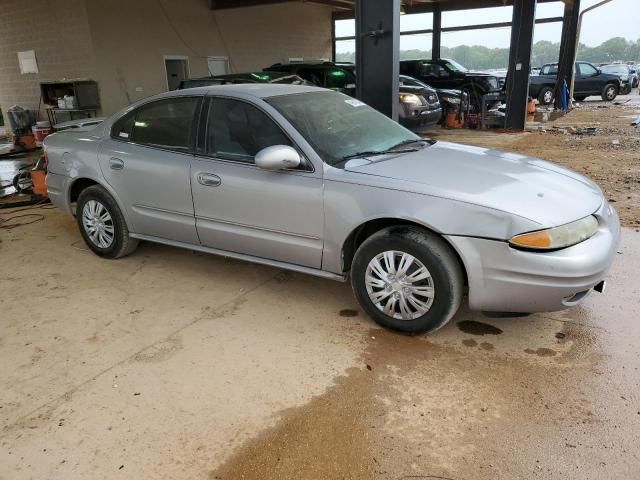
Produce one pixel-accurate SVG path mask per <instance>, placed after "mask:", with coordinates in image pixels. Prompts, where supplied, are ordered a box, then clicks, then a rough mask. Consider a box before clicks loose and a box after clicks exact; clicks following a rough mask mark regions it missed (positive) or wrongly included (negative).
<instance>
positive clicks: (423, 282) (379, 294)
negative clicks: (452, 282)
mask: <svg viewBox="0 0 640 480" xmlns="http://www.w3.org/2000/svg"><path fill="white" fill-rule="evenodd" d="M365 286H366V289H367V294H368V295H369V299H370V300H371V302H372V303H373V304H374V305H375V307H376V308H377V309H378V310H380V311H381V312H383V313H384V314H385V315H388V316H389V317H392V318H395V319H398V320H414V319H416V318H419V317H421V316H423V315H424V314H425V313H427V312H428V311H429V309H430V308H431V305H432V304H433V299H434V295H435V288H434V285H433V279H432V277H431V273H429V270H428V269H427V267H425V265H424V264H423V263H422V262H421V261H420V260H418V259H417V258H415V257H414V256H413V255H410V254H408V253H405V252H401V251H397V250H389V251H386V252H382V253H379V254H378V255H376V256H375V257H374V258H373V259H371V261H370V262H369V264H368V265H367V270H366V272H365Z"/></svg>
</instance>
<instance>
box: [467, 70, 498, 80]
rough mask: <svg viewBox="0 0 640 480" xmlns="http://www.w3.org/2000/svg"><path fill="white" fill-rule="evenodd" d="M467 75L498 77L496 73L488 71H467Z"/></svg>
mask: <svg viewBox="0 0 640 480" xmlns="http://www.w3.org/2000/svg"><path fill="white" fill-rule="evenodd" d="M465 75H467V76H472V77H486V78H491V77H497V75H494V74H492V73H487V72H472V71H467V72H465Z"/></svg>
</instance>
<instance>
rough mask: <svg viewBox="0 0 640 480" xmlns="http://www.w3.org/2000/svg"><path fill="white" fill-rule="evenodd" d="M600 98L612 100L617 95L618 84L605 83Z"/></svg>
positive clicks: (606, 100)
mask: <svg viewBox="0 0 640 480" xmlns="http://www.w3.org/2000/svg"><path fill="white" fill-rule="evenodd" d="M601 96H602V100H604V101H605V102H612V101H613V100H615V98H616V97H617V96H618V86H617V85H616V84H614V83H607V84H606V85H605V86H604V88H603V89H602V95H601Z"/></svg>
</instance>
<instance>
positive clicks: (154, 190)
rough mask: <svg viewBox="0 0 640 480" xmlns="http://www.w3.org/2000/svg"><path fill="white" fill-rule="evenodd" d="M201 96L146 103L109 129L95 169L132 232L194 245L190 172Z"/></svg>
mask: <svg viewBox="0 0 640 480" xmlns="http://www.w3.org/2000/svg"><path fill="white" fill-rule="evenodd" d="M201 100H202V97H193V96H177V97H170V98H165V99H161V100H155V101H151V102H149V103H146V104H144V105H141V106H140V107H138V108H137V109H135V110H133V111H132V112H129V113H128V114H126V115H124V116H123V117H121V118H120V119H118V120H116V122H115V123H114V124H113V126H112V127H111V135H110V136H109V137H107V138H106V140H104V142H103V143H102V145H101V148H100V153H99V161H100V168H101V170H102V173H103V175H104V177H105V179H106V181H107V182H108V183H109V185H111V187H113V189H114V190H115V192H116V193H117V195H118V197H119V199H120V200H121V202H122V206H123V207H124V208H125V209H126V210H127V213H128V215H127V217H128V219H129V221H130V222H131V225H130V226H129V227H130V229H131V231H132V232H134V233H139V234H143V235H150V236H154V237H159V238H162V239H166V240H175V241H179V242H186V243H192V244H193V243H195V244H197V243H198V237H197V234H196V229H195V219H194V215H193V201H192V198H191V186H190V178H189V168H190V162H191V158H192V156H193V150H194V143H195V117H196V115H195V114H196V112H198V111H199V105H200V102H201Z"/></svg>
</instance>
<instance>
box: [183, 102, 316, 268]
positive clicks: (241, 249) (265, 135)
mask: <svg viewBox="0 0 640 480" xmlns="http://www.w3.org/2000/svg"><path fill="white" fill-rule="evenodd" d="M203 118H204V119H205V120H204V121H203V122H202V123H201V126H202V127H201V128H204V134H203V135H201V136H200V142H201V144H202V151H200V152H199V153H198V154H196V156H195V157H194V159H193V160H192V162H191V185H192V191H193V203H194V208H195V217H196V228H197V231H198V235H199V237H200V241H201V243H202V244H203V245H205V246H207V247H211V248H216V249H220V250H225V251H230V252H236V253H242V254H246V255H252V256H256V257H261V258H267V259H271V260H277V261H282V262H287V263H292V264H296V265H302V266H306V267H312V268H320V266H321V262H322V246H323V243H322V233H323V218H324V215H323V203H322V199H323V196H322V195H323V188H322V172H320V171H315V170H314V168H313V165H311V163H309V162H307V161H305V162H304V164H303V165H302V166H301V167H300V168H298V169H295V170H280V171H269V170H264V169H261V168H259V167H257V166H256V165H255V162H254V157H255V154H256V153H257V152H258V151H260V150H261V149H263V148H265V147H268V146H272V145H283V144H284V145H292V146H294V148H296V147H295V145H293V142H292V141H291V140H290V138H289V137H288V136H287V135H286V134H285V133H284V131H283V129H282V128H281V127H280V126H279V125H278V124H277V123H276V122H275V121H274V120H273V118H272V117H271V116H270V115H269V114H268V113H267V112H266V111H264V110H262V109H261V108H258V107H257V106H256V105H255V104H253V103H250V102H248V101H246V100H241V99H235V98H229V97H212V98H210V99H208V100H207V102H206V103H205V109H204V110H203ZM199 148H200V147H199ZM298 151H299V152H300V150H298Z"/></svg>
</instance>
